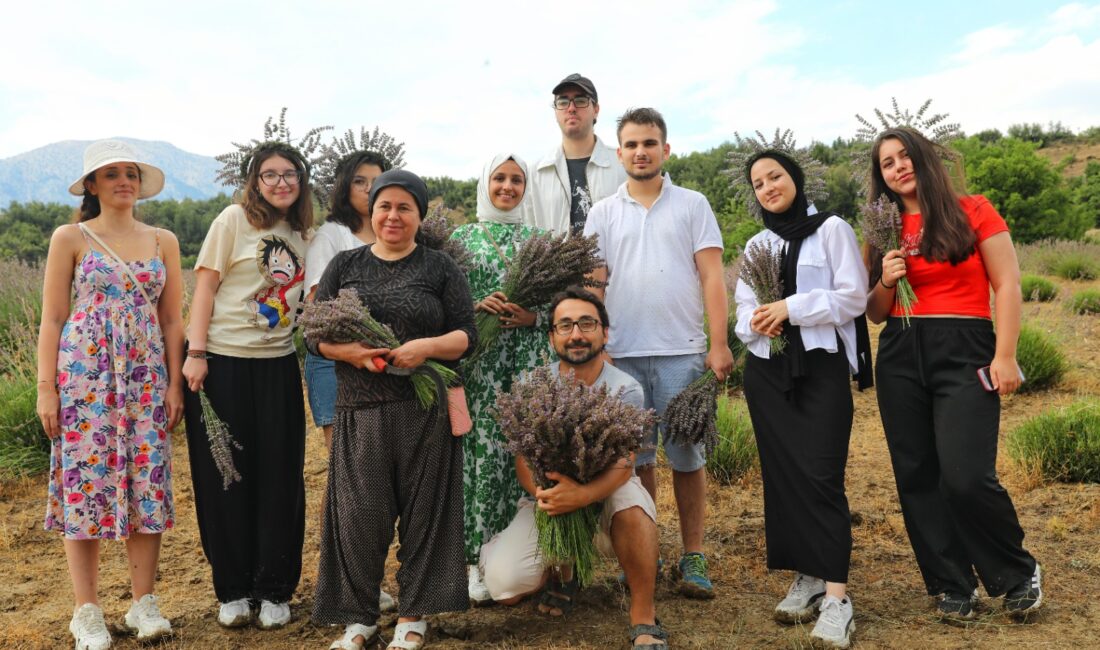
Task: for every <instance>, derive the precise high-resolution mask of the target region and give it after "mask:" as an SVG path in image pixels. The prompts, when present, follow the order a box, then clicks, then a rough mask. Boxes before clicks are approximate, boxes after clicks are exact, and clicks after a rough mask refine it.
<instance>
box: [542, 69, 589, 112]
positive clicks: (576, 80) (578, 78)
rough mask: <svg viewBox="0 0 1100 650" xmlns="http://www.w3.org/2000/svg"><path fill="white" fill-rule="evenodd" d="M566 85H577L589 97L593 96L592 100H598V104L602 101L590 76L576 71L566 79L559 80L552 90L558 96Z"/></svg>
mask: <svg viewBox="0 0 1100 650" xmlns="http://www.w3.org/2000/svg"><path fill="white" fill-rule="evenodd" d="M566 86H576V87H577V88H580V89H581V90H583V91H584V92H585V93H586V94H587V95H588V96H589V97H591V98H592V101H594V102H596V103H597V104H598V103H600V98H599V96H597V95H596V86H595V84H593V83H592V80H591V79H589V78H588V77H585V76H584V75H582V74H580V73H577V72H574V73H573V74H571V75H569V76H568V77H566V78H565V79H562V80H561V81H559V82H558V85H556V86H554V89H553V90H551V91H550V92H552V93H553V94H554V95H555V96H557V94H558V93H560V92H561V91H562V90H564V89H565V87H566Z"/></svg>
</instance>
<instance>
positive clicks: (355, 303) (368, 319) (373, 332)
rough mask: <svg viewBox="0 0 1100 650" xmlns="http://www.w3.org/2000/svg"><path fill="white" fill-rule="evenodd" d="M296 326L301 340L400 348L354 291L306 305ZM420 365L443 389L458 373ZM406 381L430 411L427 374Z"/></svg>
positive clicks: (381, 363) (432, 390)
mask: <svg viewBox="0 0 1100 650" xmlns="http://www.w3.org/2000/svg"><path fill="white" fill-rule="evenodd" d="M298 324H299V325H300V326H301V327H302V332H303V333H304V334H305V337H306V338H307V339H311V340H315V341H327V342H329V343H362V344H364V345H366V346H367V347H369V348H390V349H391V350H392V349H394V348H397V347H399V346H400V345H401V341H399V340H398V339H397V335H395V334H394V333H393V330H392V329H390V327H389V326H388V325H386V324H385V323H380V322H378V321H377V320H375V318H374V316H372V315H371V313H370V310H369V309H367V307H366V305H364V304H363V302H362V301H361V300H359V294H358V293H357V292H356V291H355V289H349V288H345V289H340V291H339V292H338V293H337V295H336V297H335V298H332V299H330V300H317V301H313V302H310V303H308V304H307V305H306V306H305V309H303V310H302V315H301V316H299V317H298ZM374 364H375V366H376V367H377V368H379V369H380V370H384V371H386V372H387V373H390V374H395V375H405V374H408V369H405V368H397V369H395V368H393V366H391V365H389V364H388V363H386V362H385V360H384V359H382V357H375V358H374ZM424 366H426V367H428V368H431V369H432V370H433V371H434V372H435V373H436V374H437V375H438V376H439V378H440V379H441V380H442V382H443V384H445V385H447V386H450V385H453V384H455V383H457V381H458V374H457V373H455V371H454V370H451V369H450V368H448V367H447V366H445V365H443V364H441V363H439V362H438V361H433V360H431V359H429V360H428V361H426V362H424ZM409 379H410V380H411V381H412V384H413V390H415V391H416V397H417V399H418V400H419V401H420V405H421V406H423V407H424V408H425V409H430V408H431V407H432V405H433V404H435V402H436V399H437V398H438V394H437V393H438V390H439V389H437V385H436V382H435V380H434V379H433V378H432V376H431V375H430V374H428V373H413V374H409Z"/></svg>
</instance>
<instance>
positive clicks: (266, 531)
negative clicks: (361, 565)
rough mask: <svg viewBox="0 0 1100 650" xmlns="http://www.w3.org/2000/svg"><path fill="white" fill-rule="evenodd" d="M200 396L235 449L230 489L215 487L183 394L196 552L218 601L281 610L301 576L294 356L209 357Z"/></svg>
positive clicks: (300, 410) (300, 451)
mask: <svg viewBox="0 0 1100 650" xmlns="http://www.w3.org/2000/svg"><path fill="white" fill-rule="evenodd" d="M207 363H208V364H209V368H210V374H208V375H207V377H206V381H205V382H204V389H205V392H206V395H207V397H209V398H210V404H211V406H213V407H214V410H215V411H216V412H217V414H218V417H219V418H220V419H221V420H222V421H223V422H225V423H226V424H227V425H228V426H229V432H230V434H231V435H232V436H233V438H234V439H235V440H236V441H237V442H238V443H239V444H240V445H241V447H242V449H233V450H232V453H233V463H234V465H235V466H236V468H237V471H238V472H239V473H240V475H241V481H240V482H239V483H233V484H232V485H230V486H229V489H224V488H223V487H222V477H221V474H220V473H219V472H218V469H217V467H216V466H215V464H214V458H213V456H212V455H211V453H210V443H209V441H208V440H207V438H206V427H205V425H204V424H203V421H202V407H201V405H200V404H199V396H198V394H197V393H192V392H191V391H190V390H185V391H184V417H185V419H186V423H187V451H188V456H189V457H190V460H191V483H192V485H193V486H194V489H195V514H196V517H197V518H198V522H199V534H200V537H201V539H202V550H203V552H204V553H205V554H206V559H207V560H208V561H209V562H210V567H211V569H212V572H213V575H214V592H215V593H216V594H217V597H218V600H219V601H220V602H223V603H224V602H228V601H231V600H237V599H240V598H251V599H254V600H270V601H272V602H286V601H288V600H290V598H291V596H292V595H294V590H295V588H297V586H298V579H299V577H300V576H301V573H302V543H303V539H304V535H305V521H306V517H305V515H306V498H305V482H304V480H303V477H302V467H303V464H304V462H305V431H306V416H305V405H304V402H303V398H302V395H303V394H302V378H301V372H300V370H299V368H298V359H297V357H296V356H295V355H294V354H289V355H287V356H285V357H278V358H274V359H247V358H241V357H227V356H222V355H217V354H211V355H210V359H209V360H208V362H207Z"/></svg>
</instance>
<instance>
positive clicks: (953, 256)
mask: <svg viewBox="0 0 1100 650" xmlns="http://www.w3.org/2000/svg"><path fill="white" fill-rule="evenodd" d="M891 138H893V139H895V140H898V141H900V142H901V144H902V146H904V147H905V151H906V153H907V154H908V156H909V160H910V161H911V162H912V163H913V173H914V175H915V176H916V179H917V201H918V202H919V204H920V212H921V220H922V221H923V223H924V234H923V235H922V237H921V242H920V254H921V256H922V257H924V259H926V260H928V261H929V262H950V263H951V264H958V263H959V262H962V261H964V260H966V259H967V258H968V257H970V255H971V253H973V252H974V245H975V244H976V243H977V241H978V237H977V235H975V234H974V229H973V228H971V226H970V220H969V219H968V218H967V216H966V213H965V212H963V209H962V207H961V206H960V205H959V194H958V192H956V191H955V188H954V186H953V185H952V182H951V175H950V174H949V173H948V171H947V166H946V165H944V163H943V157H944V155H945V154H946V153H947V152H946V150H945V148H944V147H943V146H941V145H939V144H936V143H934V142H932V141H931V140H929V139H928V138H926V137H924V135H922V134H921V133H920V132H919V131H917V130H915V129H911V128H908V127H896V128H893V129H886V130H885V131H883V132H882V133H880V134H879V136H878V137H877V138H875V142H874V144H873V145H872V146H871V193H870V195H869V198H871V199H872V200H873V199H875V198H877V197H879V196H881V195H883V194H885V195H886V196H887V197H888V198H889V199H890V200H891V201H893V202H894V205H896V206H898V210H899V211H900V212H905V205H904V203H903V202H902V200H901V197H900V196H898V195H897V194H896V193H895V192H894V191H893V190H891V189H890V188H889V187H887V185H886V181H885V180H884V179H883V177H882V168H881V167H880V166H879V148H880V147H881V146H882V142H883V141H884V140H889V139H891ZM884 252H885V251H877V257H879V258H880V259H881V257H882V255H883V253H884ZM872 257H873V256H872Z"/></svg>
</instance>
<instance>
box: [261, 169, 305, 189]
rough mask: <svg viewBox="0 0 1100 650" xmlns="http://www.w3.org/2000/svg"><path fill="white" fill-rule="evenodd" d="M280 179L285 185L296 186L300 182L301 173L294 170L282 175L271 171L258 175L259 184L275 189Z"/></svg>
mask: <svg viewBox="0 0 1100 650" xmlns="http://www.w3.org/2000/svg"><path fill="white" fill-rule="evenodd" d="M280 178H281V179H282V180H283V182H284V183H286V184H287V185H297V184H298V183H299V182H301V180H302V173H301V172H299V171H298V170H296V169H295V170H292V171H289V172H283V173H282V174H278V173H276V172H271V171H268V172H263V173H261V174H260V182H262V183H263V184H264V185H267V186H268V187H275V186H276V185H278V184H279V179H280Z"/></svg>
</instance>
